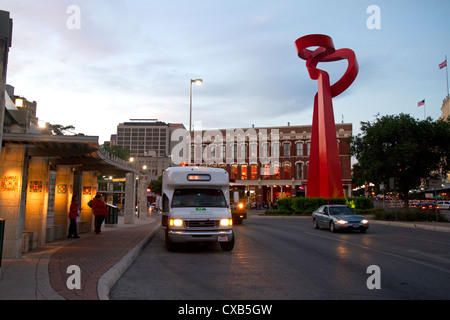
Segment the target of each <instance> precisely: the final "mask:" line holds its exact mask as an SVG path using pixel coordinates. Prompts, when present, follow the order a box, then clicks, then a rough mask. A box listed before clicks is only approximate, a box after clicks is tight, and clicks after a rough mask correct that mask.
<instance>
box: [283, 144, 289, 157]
mask: <svg viewBox="0 0 450 320" xmlns="http://www.w3.org/2000/svg"><path fill="white" fill-rule="evenodd" d="M283 155H284V156H285V157H289V156H290V155H291V144H290V143H289V142H285V143H283Z"/></svg>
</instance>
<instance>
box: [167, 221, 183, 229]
mask: <svg viewBox="0 0 450 320" xmlns="http://www.w3.org/2000/svg"><path fill="white" fill-rule="evenodd" d="M169 225H170V226H171V227H181V226H182V225H183V220H181V219H170V220H169Z"/></svg>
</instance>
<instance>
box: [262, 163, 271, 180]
mask: <svg viewBox="0 0 450 320" xmlns="http://www.w3.org/2000/svg"><path fill="white" fill-rule="evenodd" d="M269 178H270V165H269V164H268V163H266V164H264V165H263V179H269Z"/></svg>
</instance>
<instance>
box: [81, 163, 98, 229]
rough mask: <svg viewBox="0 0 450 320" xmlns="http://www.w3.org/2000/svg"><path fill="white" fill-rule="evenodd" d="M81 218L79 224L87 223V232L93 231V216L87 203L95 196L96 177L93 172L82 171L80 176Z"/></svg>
mask: <svg viewBox="0 0 450 320" xmlns="http://www.w3.org/2000/svg"><path fill="white" fill-rule="evenodd" d="M81 185H82V187H81V195H80V198H81V208H82V209H81V217H80V222H81V223H83V221H85V222H87V230H86V231H88V232H89V231H91V230H94V227H93V225H94V218H93V217H94V216H93V214H92V209H91V207H89V206H88V202H89V201H90V200H92V199H93V198H94V197H95V195H96V194H97V175H96V174H95V172H94V171H83V173H82V176H81Z"/></svg>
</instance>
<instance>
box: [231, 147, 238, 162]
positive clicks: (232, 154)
mask: <svg viewBox="0 0 450 320" xmlns="http://www.w3.org/2000/svg"><path fill="white" fill-rule="evenodd" d="M236 158H237V143H234V144H232V145H231V159H233V161H234V160H236Z"/></svg>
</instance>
